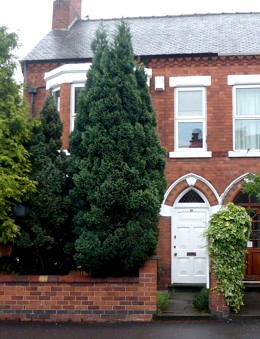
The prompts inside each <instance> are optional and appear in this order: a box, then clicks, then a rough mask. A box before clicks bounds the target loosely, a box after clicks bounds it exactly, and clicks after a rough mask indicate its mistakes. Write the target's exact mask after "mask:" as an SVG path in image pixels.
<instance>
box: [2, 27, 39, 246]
mask: <svg viewBox="0 0 260 339" xmlns="http://www.w3.org/2000/svg"><path fill="white" fill-rule="evenodd" d="M17 45H18V38H17V35H16V34H15V33H9V32H8V31H7V28H6V27H0V243H3V244H7V243H13V242H14V241H15V239H16V236H17V234H18V232H19V227H18V226H17V224H16V223H15V220H14V218H13V213H12V211H13V208H14V206H15V205H16V204H18V203H20V202H21V201H22V200H24V199H26V198H27V197H28V196H29V195H30V193H31V192H32V191H33V190H34V183H33V182H32V181H31V180H30V179H29V177H28V174H29V172H30V160H29V154H28V151H27V150H26V149H25V147H24V145H25V143H26V142H27V141H28V140H29V138H30V132H31V124H30V119H29V116H28V113H27V108H26V106H25V104H24V102H23V99H22V96H21V93H20V88H19V86H18V85H17V84H16V82H15V81H14V78H13V76H14V71H15V68H16V59H15V56H14V54H13V51H14V50H15V48H16V47H17Z"/></svg>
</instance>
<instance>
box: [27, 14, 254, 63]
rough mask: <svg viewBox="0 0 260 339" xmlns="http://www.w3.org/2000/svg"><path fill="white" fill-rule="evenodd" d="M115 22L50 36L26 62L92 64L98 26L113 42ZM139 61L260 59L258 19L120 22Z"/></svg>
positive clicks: (86, 23) (81, 25)
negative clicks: (194, 56) (82, 61)
mask: <svg viewBox="0 0 260 339" xmlns="http://www.w3.org/2000/svg"><path fill="white" fill-rule="evenodd" d="M119 20H120V19H104V20H102V19H100V20H78V21H76V22H75V23H74V24H73V25H72V26H71V27H70V29H66V30H62V29H60V30H53V31H51V32H49V33H48V34H47V35H46V36H45V37H44V38H43V39H42V40H41V41H40V42H39V43H38V44H37V45H36V46H35V47H34V49H33V50H32V51H31V52H30V53H29V54H28V55H27V56H26V57H25V58H24V60H25V61H37V60H43V61H44V60H45V61H47V60H57V59H58V60H66V59H89V58H92V51H91V47H90V46H91V42H92V40H93V38H94V36H95V32H96V30H97V28H98V27H99V25H100V22H101V21H103V24H104V26H105V28H106V30H107V32H108V35H110V36H112V34H113V32H114V31H115V30H116V24H117V23H118V22H119ZM125 21H126V22H128V23H129V25H130V29H131V34H132V42H133V48H134V53H135V54H136V55H138V56H143V57H144V56H151V55H158V56H160V55H166V56H167V55H169V56H171V55H189V54H204V53H206V54H207V53H217V54H219V55H238V54H241V55H248V54H249V55H250V54H260V13H222V14H194V15H181V16H163V17H137V18H125Z"/></svg>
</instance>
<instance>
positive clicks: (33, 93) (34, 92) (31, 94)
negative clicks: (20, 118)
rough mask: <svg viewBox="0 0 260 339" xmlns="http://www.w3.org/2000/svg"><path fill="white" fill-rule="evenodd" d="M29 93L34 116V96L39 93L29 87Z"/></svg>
mask: <svg viewBox="0 0 260 339" xmlns="http://www.w3.org/2000/svg"><path fill="white" fill-rule="evenodd" d="M28 92H29V93H30V96H31V116H34V96H35V94H36V93H37V88H36V87H29V88H28Z"/></svg>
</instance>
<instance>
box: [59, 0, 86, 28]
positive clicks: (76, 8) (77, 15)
mask: <svg viewBox="0 0 260 339" xmlns="http://www.w3.org/2000/svg"><path fill="white" fill-rule="evenodd" d="M75 19H81V0H55V1H54V2H53V15H52V29H62V28H65V29H66V28H68V27H69V26H70V25H71V24H72V23H73V21H74V20H75Z"/></svg>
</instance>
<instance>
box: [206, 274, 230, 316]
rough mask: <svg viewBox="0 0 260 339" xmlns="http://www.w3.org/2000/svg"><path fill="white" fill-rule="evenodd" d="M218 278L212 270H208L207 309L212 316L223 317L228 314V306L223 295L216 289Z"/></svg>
mask: <svg viewBox="0 0 260 339" xmlns="http://www.w3.org/2000/svg"><path fill="white" fill-rule="evenodd" d="M218 283H219V281H218V278H217V276H216V274H215V273H214V272H213V271H212V269H211V272H210V291H209V309H210V314H211V317H212V318H215V319H225V318H228V317H229V316H230V307H229V306H228V305H227V303H226V300H225V297H224V296H223V294H222V293H220V292H219V291H218V290H217V286H218Z"/></svg>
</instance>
